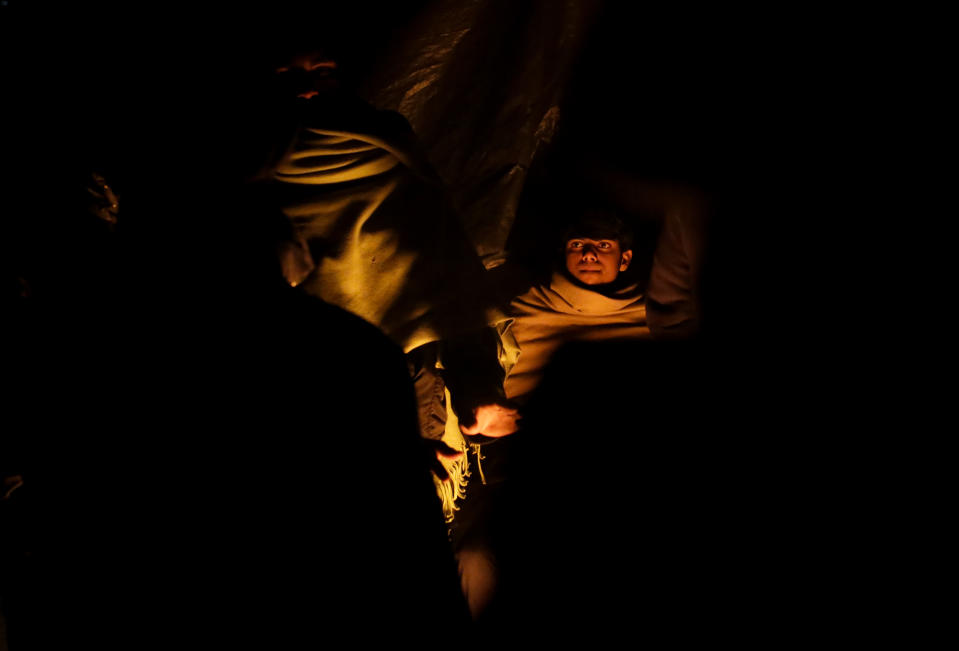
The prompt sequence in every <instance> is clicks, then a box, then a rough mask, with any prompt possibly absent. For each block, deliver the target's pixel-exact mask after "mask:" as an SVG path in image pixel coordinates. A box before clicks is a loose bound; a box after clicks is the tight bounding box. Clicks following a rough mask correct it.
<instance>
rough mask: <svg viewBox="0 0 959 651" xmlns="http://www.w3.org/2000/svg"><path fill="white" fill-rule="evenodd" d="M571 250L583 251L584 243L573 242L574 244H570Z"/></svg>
mask: <svg viewBox="0 0 959 651" xmlns="http://www.w3.org/2000/svg"><path fill="white" fill-rule="evenodd" d="M569 248H571V249H581V248H583V243H582V242H579V241H577V240H573V241H572V242H570V243H569Z"/></svg>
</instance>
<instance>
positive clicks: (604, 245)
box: [599, 242, 612, 249]
mask: <svg viewBox="0 0 959 651" xmlns="http://www.w3.org/2000/svg"><path fill="white" fill-rule="evenodd" d="M610 246H612V245H611V244H610V243H609V242H600V243H599V248H601V249H608V248H609V247H610Z"/></svg>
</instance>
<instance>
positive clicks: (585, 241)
mask: <svg viewBox="0 0 959 651" xmlns="http://www.w3.org/2000/svg"><path fill="white" fill-rule="evenodd" d="M632 259H633V252H632V251H630V250H628V249H627V250H626V251H622V250H620V246H619V242H618V241H617V240H606V239H600V240H593V239H590V238H588V237H574V238H573V239H571V240H569V241H567V242H566V269H567V270H568V271H569V273H571V274H572V275H573V277H574V278H576V279H578V280H579V281H580V282H582V283H585V284H587V285H605V284H607V283H611V282H613V281H614V280H616V277H617V276H619V273H620V272H621V271H626V269H628V268H629V262H630V260H632Z"/></svg>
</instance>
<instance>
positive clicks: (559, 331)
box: [501, 272, 651, 401]
mask: <svg viewBox="0 0 959 651" xmlns="http://www.w3.org/2000/svg"><path fill="white" fill-rule="evenodd" d="M509 311H510V316H511V317H512V318H511V321H508V322H504V325H503V327H502V328H501V332H502V335H503V337H504V339H505V341H506V342H507V346H506V348H507V354H506V358H507V361H506V364H507V367H508V368H507V371H508V375H507V377H506V383H505V389H506V396H507V398H510V399H519V400H520V401H522V400H523V398H524V397H526V396H528V394H529V393H530V392H531V391H532V390H533V389H534V388H535V387H536V385H537V384H538V383H539V381H540V379H541V378H542V375H543V372H544V370H545V368H546V365H547V363H548V362H549V359H550V357H552V355H553V353H555V352H556V350H557V349H558V348H559V347H560V346H562V345H563V344H565V343H568V342H571V341H598V340H608V339H648V338H649V337H650V336H651V335H650V332H649V327H648V326H647V324H646V301H645V296H644V295H643V294H642V293H641V292H640V291H639V289H638V287H637V286H635V285H633V286H630V287H626V288H624V289H621V290H619V291H617V292H616V293H614V294H612V295H610V296H606V295H603V294H600V293H599V292H596V291H593V290H590V289H586V288H585V287H581V286H579V285H576V284H574V283H573V282H572V281H571V280H569V279H568V278H567V277H566V276H565V275H564V274H562V273H560V272H556V273H554V274H553V276H552V278H551V279H550V282H549V283H548V284H546V285H540V286H537V287H533V288H532V289H530V290H529V291H527V292H526V293H525V294H522V295H520V296H518V297H517V298H515V299H514V300H513V301H512V303H511V304H510V310H509ZM510 344H511V345H512V348H513V351H514V352H513V354H512V355H510V354H509V352H508V349H509V348H510V347H511V346H510Z"/></svg>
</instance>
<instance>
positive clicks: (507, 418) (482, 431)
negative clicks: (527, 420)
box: [460, 404, 521, 438]
mask: <svg viewBox="0 0 959 651" xmlns="http://www.w3.org/2000/svg"><path fill="white" fill-rule="evenodd" d="M473 416H474V417H475V418H476V423H475V424H474V425H471V426H469V427H465V426H463V425H460V430H461V431H462V432H463V434H466V435H467V436H477V435H483V436H488V437H490V438H501V437H503V436H508V435H510V434H513V433H514V432H516V430H518V429H519V425H518V422H519V419H520V418H521V416H520V415H519V411H517V410H516V409H513V408H512V407H504V406H503V405H496V404H492V405H480V406H479V407H476V408H475V409H473Z"/></svg>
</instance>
